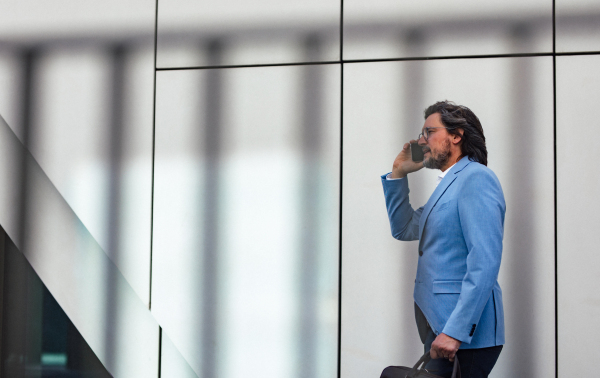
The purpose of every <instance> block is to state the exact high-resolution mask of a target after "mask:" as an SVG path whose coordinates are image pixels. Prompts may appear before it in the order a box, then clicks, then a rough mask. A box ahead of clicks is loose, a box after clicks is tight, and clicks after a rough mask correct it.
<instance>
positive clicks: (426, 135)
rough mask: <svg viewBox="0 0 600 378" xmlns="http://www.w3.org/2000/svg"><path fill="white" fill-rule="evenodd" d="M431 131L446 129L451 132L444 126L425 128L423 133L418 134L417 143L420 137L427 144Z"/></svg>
mask: <svg viewBox="0 0 600 378" xmlns="http://www.w3.org/2000/svg"><path fill="white" fill-rule="evenodd" d="M431 129H448V130H451V128H448V127H446V126H435V127H426V128H424V129H423V132H422V133H421V134H419V137H418V138H417V141H419V140H421V137H423V138H424V139H425V142H427V139H429V134H430V130H431Z"/></svg>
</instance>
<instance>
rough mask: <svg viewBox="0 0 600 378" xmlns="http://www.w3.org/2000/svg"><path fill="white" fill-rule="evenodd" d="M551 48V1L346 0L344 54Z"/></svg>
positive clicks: (352, 56) (448, 53)
mask: <svg viewBox="0 0 600 378" xmlns="http://www.w3.org/2000/svg"><path fill="white" fill-rule="evenodd" d="M524 42H526V44H525V43H524ZM415 46H416V47H417V48H416V49H415ZM551 51H552V3H551V2H548V1H546V0H534V1H527V2H523V1H518V0H509V1H505V0H493V1H485V2H481V1H477V0H467V1H457V0H451V1H443V0H426V1H420V2H410V1H409V2H406V1H391V0H376V1H366V0H347V1H344V59H375V58H398V57H418V56H455V55H482V54H506V53H524V52H551Z"/></svg>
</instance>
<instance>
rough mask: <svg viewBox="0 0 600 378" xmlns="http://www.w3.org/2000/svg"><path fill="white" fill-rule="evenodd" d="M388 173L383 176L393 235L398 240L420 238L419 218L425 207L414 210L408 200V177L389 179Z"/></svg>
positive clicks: (384, 192) (382, 180)
mask: <svg viewBox="0 0 600 378" xmlns="http://www.w3.org/2000/svg"><path fill="white" fill-rule="evenodd" d="M386 177H387V174H385V175H383V176H381V183H382V184H383V194H384V195H385V205H386V207H387V213H388V218H389V220H390V227H391V229H392V236H393V237H394V238H396V239H398V240H404V241H410V240H418V239H419V220H420V219H421V213H422V212H423V207H420V208H418V209H417V210H413V208H412V206H411V205H410V202H409V201H408V193H409V192H410V191H409V190H408V177H405V178H402V179H399V180H387V179H386Z"/></svg>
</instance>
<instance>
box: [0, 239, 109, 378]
mask: <svg viewBox="0 0 600 378" xmlns="http://www.w3.org/2000/svg"><path fill="white" fill-rule="evenodd" d="M0 233H1V235H0V243H1V244H2V245H1V246H0V249H1V250H0V262H1V264H0V268H1V270H2V273H3V275H0V278H1V280H0V282H1V283H2V288H0V313H1V319H2V320H1V322H0V326H1V327H2V337H1V343H0V344H1V351H2V352H1V364H0V365H1V368H0V369H1V372H2V376H3V377H53V378H67V377H89V378H109V377H111V375H110V374H109V373H108V372H107V371H106V369H105V368H104V366H102V363H101V362H100V361H99V360H98V357H96V355H95V354H94V352H93V351H92V349H91V348H90V347H89V345H88V344H87V343H86V342H85V340H84V339H83V337H82V336H81V334H80V333H79V332H78V331H77V329H76V328H75V326H74V325H73V323H72V322H71V321H70V320H69V318H68V317H67V315H66V314H65V313H64V311H63V310H62V308H61V307H60V306H59V305H58V303H57V302H56V300H55V299H54V297H53V296H52V294H50V292H49V291H48V288H47V287H46V286H45V285H44V284H43V282H42V281H41V280H40V278H39V277H38V276H37V274H36V273H35V271H34V270H33V269H32V267H31V265H29V263H28V262H27V260H26V259H25V256H23V254H22V253H21V252H19V251H18V250H17V248H16V247H15V245H14V244H13V243H12V241H11V240H10V239H9V238H7V237H6V235H5V233H4V230H1V229H0Z"/></svg>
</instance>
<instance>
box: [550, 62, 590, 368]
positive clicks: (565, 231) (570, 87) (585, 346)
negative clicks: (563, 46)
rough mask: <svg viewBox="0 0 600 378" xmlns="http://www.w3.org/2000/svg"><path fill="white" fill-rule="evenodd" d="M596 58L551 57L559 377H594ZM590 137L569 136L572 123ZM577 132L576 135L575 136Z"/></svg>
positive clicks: (572, 126) (571, 133)
mask: <svg viewBox="0 0 600 378" xmlns="http://www.w3.org/2000/svg"><path fill="white" fill-rule="evenodd" d="M598 64H600V56H578V57H557V58H556V84H557V85H556V89H557V94H556V116H557V119H556V122H557V125H556V126H557V131H556V133H557V135H556V141H557V145H556V154H557V158H556V164H557V178H556V180H557V182H556V183H557V189H556V191H557V197H558V198H557V200H558V206H557V214H558V219H557V222H558V224H557V229H558V245H557V248H558V256H557V268H558V274H557V276H558V332H559V333H558V340H559V344H558V347H559V350H558V356H559V361H558V367H559V371H558V375H559V376H564V375H565V374H578V375H586V374H593V373H594V371H593V370H592V367H591V366H590V365H589V364H587V363H586V361H589V358H590V355H589V353H587V352H586V353H582V352H578V351H582V350H590V349H589V348H592V347H593V346H592V344H593V340H592V339H591V338H590V337H589V335H590V327H589V324H591V323H593V322H595V321H596V319H598V316H600V311H599V309H598V306H597V305H596V303H599V301H600V295H599V294H598V291H597V290H596V289H595V288H596V287H598V285H599V284H600V280H599V279H598V269H597V267H598V263H599V262H600V261H599V259H598V254H597V253H596V252H595V248H594V246H595V245H597V243H598V241H599V239H598V233H597V232H596V231H595V227H594V226H593V225H596V224H598V222H599V221H600V217H599V216H598V214H600V201H599V200H598V194H597V190H596V188H597V187H598V180H597V176H596V175H594V174H591V169H593V168H592V167H593V165H594V162H595V161H597V160H598V159H599V158H600V153H599V152H600V148H599V145H598V139H596V138H594V137H593V135H594V134H595V132H596V130H597V129H598V121H597V120H596V119H593V118H594V117H593V116H591V114H592V113H593V110H591V109H594V108H595V107H596V104H598V101H600V93H599V92H598V86H599V85H600V73H598V70H597V67H598ZM581 124H584V125H589V127H586V129H588V130H589V131H590V133H591V134H588V133H587V132H586V134H587V135H588V136H587V137H583V138H582V137H581V136H578V135H574V134H573V132H572V131H573V128H574V127H576V126H575V125H581ZM576 134H577V133H576Z"/></svg>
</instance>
